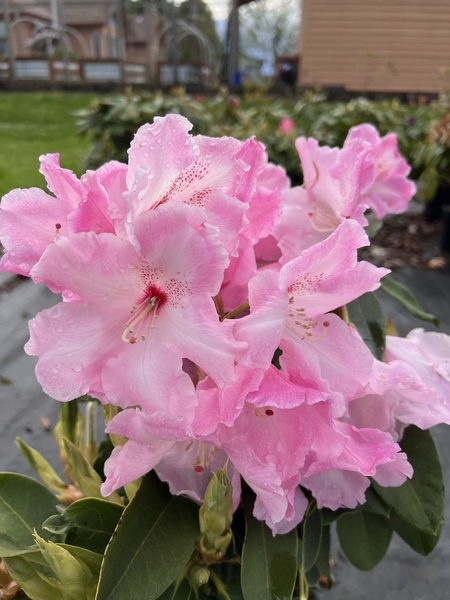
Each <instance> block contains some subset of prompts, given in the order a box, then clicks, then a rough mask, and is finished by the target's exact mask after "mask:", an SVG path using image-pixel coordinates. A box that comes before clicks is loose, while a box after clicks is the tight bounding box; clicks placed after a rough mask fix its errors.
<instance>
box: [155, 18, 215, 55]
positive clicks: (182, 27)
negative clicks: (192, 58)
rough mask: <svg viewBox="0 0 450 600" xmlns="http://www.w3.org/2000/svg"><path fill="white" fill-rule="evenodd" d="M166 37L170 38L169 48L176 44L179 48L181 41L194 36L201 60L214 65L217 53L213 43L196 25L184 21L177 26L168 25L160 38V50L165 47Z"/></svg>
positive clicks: (179, 21)
mask: <svg viewBox="0 0 450 600" xmlns="http://www.w3.org/2000/svg"><path fill="white" fill-rule="evenodd" d="M166 35H167V37H168V38H169V39H168V42H167V43H168V45H169V47H172V45H173V43H174V42H175V44H176V45H177V46H178V45H179V43H180V42H181V40H183V39H184V38H186V37H189V36H193V37H194V38H195V39H196V40H197V43H198V46H199V50H200V57H201V60H202V61H203V62H205V63H206V64H214V62H215V57H216V53H215V51H214V48H213V45H212V43H211V42H210V40H209V39H208V38H207V37H206V36H205V34H204V33H203V32H202V31H200V29H198V28H197V27H195V26H194V25H191V24H190V23H188V22H187V21H185V20H184V19H178V20H177V22H176V24H175V23H168V24H167V25H165V26H164V27H163V28H162V31H161V34H160V36H159V39H158V47H159V48H162V47H163V46H162V41H163V38H164V36H166Z"/></svg>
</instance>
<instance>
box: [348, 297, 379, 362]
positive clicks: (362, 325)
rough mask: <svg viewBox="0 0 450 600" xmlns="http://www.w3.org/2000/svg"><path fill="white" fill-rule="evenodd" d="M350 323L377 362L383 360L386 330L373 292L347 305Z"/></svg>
mask: <svg viewBox="0 0 450 600" xmlns="http://www.w3.org/2000/svg"><path fill="white" fill-rule="evenodd" d="M347 311H348V316H349V319H350V321H351V322H352V323H353V325H355V327H356V329H357V330H358V331H359V334H360V335H361V337H362V339H363V340H364V342H365V343H366V344H367V346H368V347H369V348H370V351H371V352H372V354H373V355H374V356H375V358H377V359H378V360H383V356H384V351H385V349H386V330H385V321H384V315H383V310H382V308H381V304H380V303H379V301H378V299H377V297H376V296H375V294H374V293H373V292H367V294H363V295H362V296H361V297H360V298H357V299H356V300H353V302H350V303H349V304H347Z"/></svg>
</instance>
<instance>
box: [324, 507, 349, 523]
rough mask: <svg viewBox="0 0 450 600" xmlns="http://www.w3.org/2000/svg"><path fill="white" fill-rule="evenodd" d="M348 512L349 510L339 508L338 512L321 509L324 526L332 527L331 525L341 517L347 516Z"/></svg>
mask: <svg viewBox="0 0 450 600" xmlns="http://www.w3.org/2000/svg"><path fill="white" fill-rule="evenodd" d="M348 511H349V509H348V508H338V509H337V510H331V509H330V508H321V509H320V513H321V517H322V525H331V523H334V522H335V521H336V520H337V519H339V517H340V516H341V515H345V513H347V512H348Z"/></svg>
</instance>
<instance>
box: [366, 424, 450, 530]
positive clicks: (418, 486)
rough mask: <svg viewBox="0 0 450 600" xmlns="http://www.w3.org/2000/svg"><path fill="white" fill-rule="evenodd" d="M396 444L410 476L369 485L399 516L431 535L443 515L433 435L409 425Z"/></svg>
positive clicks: (442, 498)
mask: <svg viewBox="0 0 450 600" xmlns="http://www.w3.org/2000/svg"><path fill="white" fill-rule="evenodd" d="M400 446H401V447H402V450H403V451H404V452H406V454H407V456H408V460H409V462H410V463H411V465H412V466H413V468H414V475H413V477H412V479H407V480H406V481H405V483H404V484H403V485H401V486H400V487H391V488H384V487H381V486H380V485H378V484H377V483H375V482H373V484H372V485H373V487H374V488H375V491H376V492H377V493H378V494H379V496H381V498H382V499H383V500H384V501H385V502H386V503H387V504H389V506H392V508H393V509H394V510H395V511H396V512H397V513H398V515H399V516H400V517H401V518H402V519H403V520H405V521H406V522H408V523H410V525H413V526H414V527H416V528H417V529H420V530H421V531H424V532H425V533H429V534H432V535H434V534H435V533H436V532H437V530H438V528H439V527H440V525H441V523H442V519H443V512H444V480H443V476H442V467H441V463H440V461H439V455H438V453H437V450H436V447H435V445H434V442H433V438H432V437H431V433H430V432H429V431H422V430H421V429H419V428H418V427H415V426H414V425H410V426H409V427H408V428H407V429H406V430H405V433H404V435H403V438H402V440H401V442H400Z"/></svg>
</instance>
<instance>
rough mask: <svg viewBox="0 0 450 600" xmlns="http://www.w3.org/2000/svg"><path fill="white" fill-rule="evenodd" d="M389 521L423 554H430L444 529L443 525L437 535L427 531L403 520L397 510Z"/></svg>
mask: <svg viewBox="0 0 450 600" xmlns="http://www.w3.org/2000/svg"><path fill="white" fill-rule="evenodd" d="M388 523H389V525H390V526H391V527H392V529H393V530H394V531H395V532H396V533H397V534H398V535H399V536H400V537H401V538H402V540H403V541H404V542H406V543H407V544H408V546H409V547H410V548H412V549H413V550H414V551H415V552H417V553H418V554H421V555H422V556H428V555H429V554H430V553H431V552H432V551H433V550H434V548H435V546H436V544H437V543H438V541H439V538H440V535H441V530H442V526H441V527H439V529H438V531H437V533H436V535H432V534H430V533H425V532H424V531H420V530H419V529H416V528H415V527H413V526H412V525H409V523H406V521H403V519H401V518H400V517H399V516H398V515H397V514H396V513H395V512H392V514H391V516H390V517H389V520H388Z"/></svg>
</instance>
